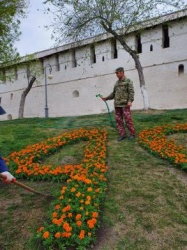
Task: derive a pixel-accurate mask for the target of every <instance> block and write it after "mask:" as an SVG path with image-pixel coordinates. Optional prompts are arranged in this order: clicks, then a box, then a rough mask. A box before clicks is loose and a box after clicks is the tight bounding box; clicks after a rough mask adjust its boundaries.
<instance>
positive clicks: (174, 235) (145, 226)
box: [0, 110, 187, 250]
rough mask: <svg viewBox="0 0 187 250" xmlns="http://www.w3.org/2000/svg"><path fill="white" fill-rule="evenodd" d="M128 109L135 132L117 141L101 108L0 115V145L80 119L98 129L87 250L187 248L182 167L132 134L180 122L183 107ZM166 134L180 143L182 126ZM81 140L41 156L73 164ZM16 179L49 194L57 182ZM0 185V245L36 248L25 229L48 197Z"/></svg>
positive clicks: (41, 215)
mask: <svg viewBox="0 0 187 250" xmlns="http://www.w3.org/2000/svg"><path fill="white" fill-rule="evenodd" d="M132 115H133V120H134V124H135V128H136V134H137V137H136V139H135V140H134V141H129V140H124V141H121V142H117V140H116V139H117V137H118V133H117V131H116V130H115V128H113V127H111V126H110V120H109V117H108V115H107V114H102V115H90V116H81V117H66V118H64V117H62V118H48V119H45V118H33V119H22V120H19V119H18V120H12V121H1V122H0V152H1V154H2V155H3V156H4V157H7V156H8V155H9V154H10V153H12V152H13V151H19V150H21V149H22V148H25V147H26V146H27V145H32V144H35V143H39V142H41V141H44V140H46V139H47V138H50V137H54V136H56V135H59V134H61V133H63V132H65V131H71V130H74V129H77V128H81V127H86V128H89V127H90V128H91V127H96V128H98V127H99V128H103V129H106V130H107V133H108V136H107V165H108V167H109V169H108V188H107V193H106V199H105V201H104V202H103V204H102V207H101V226H100V228H99V229H98V231H97V240H96V242H94V243H93V244H92V245H91V246H90V247H89V250H91V249H94V250H111V249H113V250H126V249H127V250H131V249H132V250H136V249H137V250H140V249H142V250H162V249H163V250H167V249H168V250H171V249H174V250H178V249H179V250H181V249H187V172H185V171H182V170H180V169H178V168H176V167H175V166H174V165H171V163H169V162H168V161H166V160H163V159H161V158H159V156H155V155H152V154H150V153H149V152H148V151H146V150H145V149H144V148H142V147H141V146H140V144H139V142H138V134H139V132H141V131H142V130H144V129H148V128H153V127H157V126H160V125H165V124H170V125H172V124H177V123H187V110H170V111H158V110H157V111H156V110H152V111H133V112H132ZM112 116H113V114H112ZM170 137H172V138H173V139H174V140H175V142H176V144H180V145H182V146H183V147H184V148H187V134H184V133H181V134H173V135H171V136H170ZM85 144H86V142H85V141H80V142H77V143H75V144H73V145H66V146H65V147H63V148H62V150H60V151H59V152H58V153H56V154H55V155H51V156H50V157H48V158H47V159H46V160H45V163H49V164H55V165H56V164H58V165H65V164H79V163H80V162H81V159H82V157H83V152H84V147H85ZM186 152H187V150H186ZM19 181H20V182H22V183H24V184H26V185H28V186H30V187H32V188H34V189H35V190H37V191H39V192H41V193H44V194H53V195H55V193H56V192H58V190H59V189H60V187H61V186H62V183H55V182H49V181H37V182H33V181H29V180H21V179H19ZM64 185H65V184H64ZM0 188H1V192H0V249H1V250H37V249H38V250H44V249H45V248H42V247H41V246H37V245H36V242H34V241H33V240H32V235H33V233H34V232H35V231H36V230H37V229H38V228H39V227H40V226H41V225H42V224H43V221H45V220H46V219H47V213H48V209H49V206H51V204H52V202H53V200H52V199H50V198H47V197H46V196H43V195H35V194H33V193H30V192H28V191H26V190H24V189H22V188H20V187H17V186H15V185H13V184H10V185H6V184H4V183H2V182H0ZM71 249H72V248H71ZM50 250H59V249H56V248H55V249H50Z"/></svg>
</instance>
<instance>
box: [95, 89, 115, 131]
mask: <svg viewBox="0 0 187 250" xmlns="http://www.w3.org/2000/svg"><path fill="white" fill-rule="evenodd" d="M96 97H100V98H101V99H102V97H103V96H102V95H101V94H97V95H96ZM104 102H105V104H106V107H107V111H108V115H109V119H110V124H111V127H113V128H115V129H116V126H115V124H114V123H113V121H112V116H111V113H110V109H109V106H108V103H107V102H106V101H104Z"/></svg>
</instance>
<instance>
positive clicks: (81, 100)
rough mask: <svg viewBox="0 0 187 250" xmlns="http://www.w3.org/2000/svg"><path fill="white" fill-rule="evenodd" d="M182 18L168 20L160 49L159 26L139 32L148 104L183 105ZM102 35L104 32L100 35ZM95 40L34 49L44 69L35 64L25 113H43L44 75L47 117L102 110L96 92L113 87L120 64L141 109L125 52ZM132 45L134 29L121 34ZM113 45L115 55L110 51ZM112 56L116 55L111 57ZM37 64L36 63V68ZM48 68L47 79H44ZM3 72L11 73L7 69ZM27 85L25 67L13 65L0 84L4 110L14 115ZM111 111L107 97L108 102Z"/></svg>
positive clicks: (186, 65)
mask: <svg viewBox="0 0 187 250" xmlns="http://www.w3.org/2000/svg"><path fill="white" fill-rule="evenodd" d="M186 24H187V19H183V20H178V21H173V22H172V23H171V24H170V25H169V28H168V34H169V46H168V47H166V48H163V30H162V25H159V26H156V27H152V28H149V29H145V30H144V31H142V33H141V36H140V37H141V44H142V53H139V58H140V62H141V64H142V66H143V69H144V75H145V82H146V88H147V91H148V97H149V102H150V108H152V109H177V108H187V98H186V93H187V53H186V51H187V43H186V41H187V25H186ZM103 37H104V36H103ZM103 37H102V39H100V40H99V41H97V42H96V41H95V40H92V41H91V42H90V40H88V41H86V42H85V41H84V42H82V43H81V42H80V43H79V46H76V45H75V44H71V45H69V47H68V45H66V46H64V47H63V46H62V47H60V48H57V49H56V50H47V51H42V52H41V53H39V54H38V57H39V58H40V60H41V62H42V65H43V68H44V71H42V69H40V74H37V81H36V82H35V83H34V86H33V88H32V89H31V91H30V93H29V94H28V96H27V97H26V103H25V112H24V116H25V117H44V116H45V80H46V83H47V94H48V95H47V97H48V102H47V104H48V108H49V117H56V116H77V115H86V114H98V113H103V112H107V108H106V105H105V103H104V102H102V100H101V99H100V98H98V97H96V95H97V94H102V95H103V96H106V95H108V94H110V93H111V92H112V90H113V86H114V83H115V81H116V80H117V79H116V76H115V74H114V71H115V69H116V68H117V67H119V66H123V67H124V68H125V72H126V76H127V77H129V78H131V79H132V80H133V82H134V88H135V101H134V103H133V106H132V108H133V109H143V99H142V95H141V91H140V86H139V79H138V73H137V70H135V66H134V61H133V59H132V58H131V56H130V55H129V54H128V53H127V52H126V51H125V50H124V49H123V48H122V46H121V45H120V44H119V42H117V44H116V48H115V47H114V43H113V39H112V38H111V37H106V38H105V39H103ZM127 43H128V44H129V45H130V46H131V48H132V49H137V41H136V37H135V34H133V33H131V34H129V35H128V37H127ZM116 49H117V56H116V54H114V52H115V50H116ZM116 57H117V58H116ZM40 64H41V63H38V65H37V67H38V68H41V65H40ZM50 65H51V67H52V72H51V73H52V75H53V79H48V78H46V79H45V74H44V72H45V70H46V75H48V74H49V73H50ZM6 74H7V75H14V74H15V70H12V69H11V70H9V71H7V72H6ZM26 86H27V78H26V71H25V68H22V69H19V71H18V79H16V76H14V78H12V81H11V82H10V81H7V82H6V84H2V83H1V84H0V101H1V105H2V107H3V108H4V109H5V110H6V111H7V114H5V115H2V116H1V117H0V119H7V115H9V114H10V115H11V116H12V118H13V119H16V118H18V110H19V102H20V98H21V94H22V92H23V90H24V89H25V88H26ZM108 104H109V107H110V109H111V110H113V101H109V102H108Z"/></svg>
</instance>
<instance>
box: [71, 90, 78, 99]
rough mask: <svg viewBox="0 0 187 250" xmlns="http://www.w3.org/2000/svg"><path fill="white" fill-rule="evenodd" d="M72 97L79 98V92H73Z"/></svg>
mask: <svg viewBox="0 0 187 250" xmlns="http://www.w3.org/2000/svg"><path fill="white" fill-rule="evenodd" d="M72 95H73V97H74V98H76V97H79V91H78V90H74V91H73V93H72Z"/></svg>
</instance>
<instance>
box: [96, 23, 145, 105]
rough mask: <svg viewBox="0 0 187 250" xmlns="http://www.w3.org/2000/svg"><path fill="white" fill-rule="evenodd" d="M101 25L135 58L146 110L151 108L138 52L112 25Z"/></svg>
mask: <svg viewBox="0 0 187 250" xmlns="http://www.w3.org/2000/svg"><path fill="white" fill-rule="evenodd" d="M101 25H102V26H103V28H104V29H105V30H106V31H107V32H109V33H111V34H112V35H113V36H114V38H115V39H116V40H117V41H119V42H120V43H121V45H122V46H123V48H124V49H125V51H127V52H128V53H129V54H130V55H131V56H132V58H133V59H134V62H135V67H136V69H137V71H138V76H139V80H140V89H141V93H142V96H143V104H144V109H145V110H147V109H149V98H148V93H147V89H146V86H145V79H144V73H143V68H142V65H141V63H140V60H139V58H138V55H137V54H136V52H135V51H133V50H132V49H131V48H130V47H129V46H128V45H127V43H126V42H125V40H124V38H123V37H122V36H120V35H118V33H117V32H116V31H114V30H113V29H112V28H111V26H107V24H105V23H104V22H101Z"/></svg>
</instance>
